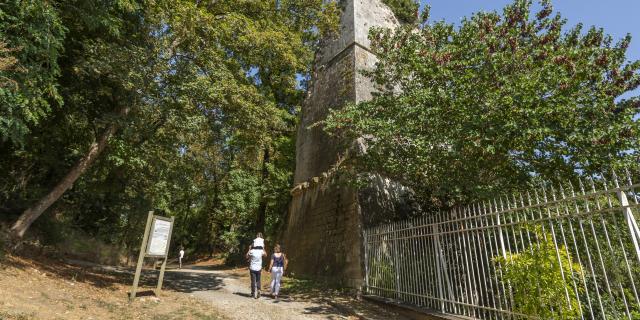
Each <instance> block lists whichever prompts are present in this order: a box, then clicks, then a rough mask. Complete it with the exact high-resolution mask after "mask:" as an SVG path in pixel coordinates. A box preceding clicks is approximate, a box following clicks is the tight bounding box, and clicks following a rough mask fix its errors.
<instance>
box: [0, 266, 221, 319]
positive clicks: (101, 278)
mask: <svg viewBox="0 0 640 320" xmlns="http://www.w3.org/2000/svg"><path fill="white" fill-rule="evenodd" d="M131 279H132V277H131V276H130V274H126V273H117V272H108V271H105V270H102V269H99V268H89V267H80V266H76V265H70V264H67V263H62V262H60V261H56V260H50V259H44V258H38V259H37V260H32V259H26V258H20V257H15V256H7V257H6V258H5V260H4V261H3V262H0V319H16V320H18V319H222V318H223V317H221V316H220V314H219V313H218V312H217V311H216V310H214V309H212V308H211V307H210V306H208V305H206V304H205V303H203V302H202V301H200V300H198V299H197V298H194V297H191V296H189V295H185V294H182V293H178V292H175V291H168V290H167V291H163V292H162V294H161V295H160V296H159V297H155V296H146V297H142V298H139V299H136V300H135V301H134V302H133V303H131V304H129V303H128V299H127V292H128V291H129V290H130V285H131V281H132V280H131Z"/></svg>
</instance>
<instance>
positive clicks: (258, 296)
mask: <svg viewBox="0 0 640 320" xmlns="http://www.w3.org/2000/svg"><path fill="white" fill-rule="evenodd" d="M258 298H260V290H258V294H256V299H258Z"/></svg>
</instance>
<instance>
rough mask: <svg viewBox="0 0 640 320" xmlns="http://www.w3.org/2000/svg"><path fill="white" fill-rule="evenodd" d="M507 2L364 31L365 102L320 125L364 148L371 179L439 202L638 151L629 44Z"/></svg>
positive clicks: (635, 77) (639, 127)
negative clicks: (369, 60)
mask: <svg viewBox="0 0 640 320" xmlns="http://www.w3.org/2000/svg"><path fill="white" fill-rule="evenodd" d="M531 7H532V3H531V1H528V0H517V1H515V2H514V3H513V4H511V5H508V6H506V7H505V8H504V10H503V12H502V14H499V13H497V12H481V13H476V14H474V15H472V16H471V17H470V18H465V19H463V20H462V22H461V23H460V26H459V27H454V25H452V24H448V23H446V22H444V21H439V22H435V23H432V22H429V21H428V9H427V11H426V12H425V13H424V15H423V17H424V21H423V22H422V23H421V24H420V25H419V26H418V28H417V29H416V27H415V26H404V27H400V28H399V29H397V30H395V31H390V30H381V29H376V30H373V31H372V32H371V35H370V37H371V39H372V46H373V49H372V50H373V51H374V52H375V53H376V55H377V56H378V58H379V62H378V63H377V65H376V67H375V70H373V71H372V72H369V73H368V75H369V76H370V77H371V79H372V80H373V81H374V82H375V84H376V85H377V88H378V90H379V92H378V93H377V94H376V95H375V97H374V99H372V100H371V101H368V102H364V103H360V104H352V105H348V106H346V107H345V108H343V109H341V110H335V111H333V112H332V114H331V115H330V116H329V117H328V119H327V121H326V122H325V126H326V130H327V131H328V132H330V133H331V134H334V135H340V136H343V137H345V138H346V139H345V140H346V141H352V140H351V139H355V138H357V137H364V139H365V140H366V142H367V145H368V148H367V152H366V154H364V155H361V156H359V157H356V158H353V159H352V160H353V161H352V163H353V164H354V165H355V167H356V168H357V170H358V172H372V171H373V172H380V173H383V174H385V175H387V176H389V177H391V178H394V179H397V180H398V181H401V182H402V183H404V184H406V185H407V186H410V187H412V188H413V189H414V190H416V192H417V193H418V194H419V195H420V196H421V198H422V199H423V200H424V201H425V202H426V203H427V202H428V203H432V204H435V205H436V206H440V207H443V206H448V205H452V204H456V203H465V202H468V201H470V200H477V199H479V198H487V197H491V196H493V195H495V194H496V193H497V192H502V191H507V190H517V189H522V188H526V187H527V186H528V184H530V183H532V182H533V181H535V180H536V179H540V178H543V179H545V180H551V181H557V180H558V179H569V178H571V177H575V176H576V175H578V174H590V173H595V172H599V171H603V170H608V169H610V168H619V167H620V166H622V165H625V164H629V163H632V162H633V161H634V158H635V157H637V155H638V152H639V151H640V140H639V137H640V123H639V122H638V120H637V118H636V119H635V120H634V116H636V115H637V114H638V110H639V106H640V100H639V99H638V97H635V98H631V99H626V100H625V99H620V98H619V97H620V96H621V95H622V94H624V93H627V92H630V91H632V90H634V89H636V88H638V86H639V85H640V74H639V72H638V71H639V69H640V61H632V62H628V61H626V51H627V48H628V46H629V43H630V41H631V37H630V36H629V35H627V36H626V37H625V38H624V39H622V40H620V41H619V42H617V43H615V44H614V43H613V39H612V37H611V36H609V35H606V34H605V33H604V31H603V30H602V29H597V28H595V27H592V28H590V29H589V30H588V31H586V32H584V30H583V27H582V25H581V24H578V25H577V26H575V27H573V28H571V29H568V30H567V29H565V30H566V32H565V31H563V27H564V26H565V24H566V21H565V20H564V19H563V18H562V17H561V15H560V14H559V13H556V14H554V13H553V10H552V7H551V4H550V2H549V1H542V2H541V9H540V11H539V12H537V13H533V12H532V8H531Z"/></svg>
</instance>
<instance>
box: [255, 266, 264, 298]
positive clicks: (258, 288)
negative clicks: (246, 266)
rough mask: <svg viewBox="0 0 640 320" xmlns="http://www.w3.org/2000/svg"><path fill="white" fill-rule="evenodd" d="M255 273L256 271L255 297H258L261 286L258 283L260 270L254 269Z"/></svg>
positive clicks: (260, 274)
mask: <svg viewBox="0 0 640 320" xmlns="http://www.w3.org/2000/svg"><path fill="white" fill-rule="evenodd" d="M255 273H256V290H257V296H256V298H260V289H261V288H262V286H261V285H260V278H261V276H262V270H260V271H255Z"/></svg>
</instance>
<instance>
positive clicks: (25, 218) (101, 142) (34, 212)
mask: <svg viewBox="0 0 640 320" xmlns="http://www.w3.org/2000/svg"><path fill="white" fill-rule="evenodd" d="M127 113H129V108H128V107H126V108H123V109H121V110H120V115H121V116H126V115H127ZM116 130H118V125H117V124H116V123H112V124H111V125H109V127H107V129H106V130H105V131H104V132H103V133H102V136H100V139H98V141H96V142H94V143H92V144H91V147H89V151H88V152H87V154H86V155H85V156H84V157H82V159H80V161H78V162H77V163H76V164H75V165H74V166H73V167H72V168H71V170H69V172H68V173H67V174H66V175H65V176H64V178H62V180H60V181H59V182H58V183H57V184H56V185H55V186H54V187H53V189H51V191H50V192H49V193H48V194H47V195H46V196H44V197H42V198H41V199H40V200H39V201H38V202H36V203H35V204H34V205H33V206H31V207H30V208H28V209H27V210H25V211H24V212H23V213H22V215H20V217H19V218H18V220H17V221H16V222H15V223H14V224H13V226H12V227H11V235H12V237H13V238H15V239H21V238H22V237H23V236H24V234H25V232H26V231H27V229H29V227H30V226H31V224H32V223H33V222H34V221H36V219H38V218H39V217H40V216H41V215H42V213H43V212H44V211H45V210H47V209H48V208H49V207H50V206H51V205H52V204H54V203H55V202H56V201H58V199H60V197H61V196H62V195H63V194H64V193H65V192H66V191H67V190H68V189H69V188H71V186H73V184H74V183H75V182H76V180H78V178H79V177H80V176H81V175H82V174H83V173H84V172H85V171H87V168H89V167H90V166H91V165H92V164H93V163H94V162H95V160H96V158H97V157H98V156H99V155H100V154H101V153H102V151H103V150H104V148H105V147H106V146H107V143H108V142H109V138H111V136H112V135H113V134H114V133H115V132H116Z"/></svg>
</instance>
